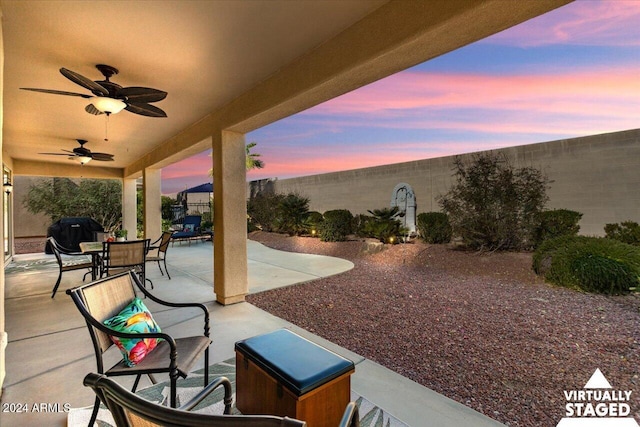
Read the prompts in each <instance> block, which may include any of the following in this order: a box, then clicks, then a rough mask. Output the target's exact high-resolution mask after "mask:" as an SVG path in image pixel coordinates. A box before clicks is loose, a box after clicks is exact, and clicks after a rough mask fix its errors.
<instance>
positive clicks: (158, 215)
mask: <svg viewBox="0 0 640 427" xmlns="http://www.w3.org/2000/svg"><path fill="white" fill-rule="evenodd" d="M142 176H143V190H142V193H143V200H144V223H143V224H144V238H145V239H151V240H152V241H153V240H155V239H157V238H158V237H160V234H162V200H161V197H160V196H161V194H160V189H161V185H160V184H161V177H162V170H161V169H151V168H146V169H145V170H144V171H143V174H142Z"/></svg>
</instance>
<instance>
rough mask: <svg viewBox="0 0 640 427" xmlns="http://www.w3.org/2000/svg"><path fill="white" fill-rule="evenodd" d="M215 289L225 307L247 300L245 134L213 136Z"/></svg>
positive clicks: (223, 133) (215, 134) (231, 133)
mask: <svg viewBox="0 0 640 427" xmlns="http://www.w3.org/2000/svg"><path fill="white" fill-rule="evenodd" d="M212 139H213V143H212V146H213V207H214V215H213V217H214V223H213V224H214V233H213V247H214V257H213V284H214V286H213V289H214V291H215V293H216V300H217V301H218V302H219V303H220V304H223V305H227V304H234V303H237V302H242V301H244V297H245V295H246V294H247V293H248V292H249V285H248V281H247V200H246V169H245V168H246V166H245V157H246V154H245V153H246V152H245V140H244V135H243V134H239V133H235V132H229V131H222V132H221V133H217V132H216V133H214V135H213V138H212Z"/></svg>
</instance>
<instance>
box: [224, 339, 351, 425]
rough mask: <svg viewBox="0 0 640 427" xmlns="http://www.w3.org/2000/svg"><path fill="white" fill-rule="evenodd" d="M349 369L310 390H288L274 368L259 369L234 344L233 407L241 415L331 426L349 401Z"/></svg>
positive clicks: (251, 358)
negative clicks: (283, 417) (281, 417)
mask: <svg viewBox="0 0 640 427" xmlns="http://www.w3.org/2000/svg"><path fill="white" fill-rule="evenodd" d="M301 339H302V338H301ZM309 344H310V345H314V346H315V344H313V343H310V342H309ZM327 352H328V353H330V352H329V351H328V350H327ZM331 354H333V353H331ZM258 363H260V362H258ZM351 366H353V365H351ZM353 372H354V369H353V368H351V369H350V370H348V371H347V372H344V373H342V374H340V375H339V376H336V377H334V378H331V379H329V380H328V381H326V382H324V383H322V384H321V385H318V386H317V387H315V388H313V389H311V390H304V391H303V392H301V391H300V390H291V389H290V388H289V386H288V385H287V384H285V381H283V380H282V379H281V378H278V377H279V374H278V371H277V367H275V369H274V367H273V366H270V365H269V366H265V367H264V369H263V367H261V366H258V364H257V363H256V361H255V360H254V357H253V355H248V354H246V353H245V351H243V349H239V348H238V346H236V406H237V408H238V410H239V411H240V412H242V413H243V414H254V415H257V414H267V415H278V416H288V417H290V418H295V419H298V420H302V421H306V422H307V425H308V426H309V427H335V426H337V425H338V424H340V420H341V419H342V415H343V413H344V410H345V407H346V406H347V404H348V403H349V401H350V400H351V374H352V373H353Z"/></svg>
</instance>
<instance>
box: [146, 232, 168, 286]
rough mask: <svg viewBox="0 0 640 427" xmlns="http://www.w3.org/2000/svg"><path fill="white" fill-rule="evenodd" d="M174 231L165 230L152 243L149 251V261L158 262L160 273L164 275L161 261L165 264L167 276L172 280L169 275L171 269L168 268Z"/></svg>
mask: <svg viewBox="0 0 640 427" xmlns="http://www.w3.org/2000/svg"><path fill="white" fill-rule="evenodd" d="M172 234H173V233H172V232H171V231H165V232H163V233H162V236H160V238H159V239H158V240H156V241H155V242H152V243H151V246H150V247H149V253H148V254H147V262H157V263H158V268H159V269H160V274H162V275H163V276H164V273H163V272H162V267H161V266H160V261H162V263H163V264H164V271H166V272H167V277H168V278H169V280H171V276H170V275H169V270H167V249H169V243H170V242H171V235H172Z"/></svg>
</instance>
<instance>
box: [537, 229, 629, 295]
mask: <svg viewBox="0 0 640 427" xmlns="http://www.w3.org/2000/svg"><path fill="white" fill-rule="evenodd" d="M533 269H534V271H535V272H536V273H537V274H540V275H543V276H544V278H545V279H546V280H547V281H549V282H551V283H554V284H556V285H559V286H565V287H569V288H576V289H582V290H584V291H588V292H597V293H606V294H620V293H625V292H628V291H629V290H631V289H635V288H636V287H637V286H638V284H639V280H640V248H638V247H636V246H632V245H628V244H626V243H622V242H619V241H616V240H611V239H606V238H600V237H586V236H561V237H557V238H555V239H549V240H545V241H544V242H542V244H541V245H540V246H539V247H538V249H536V251H535V253H534V256H533Z"/></svg>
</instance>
